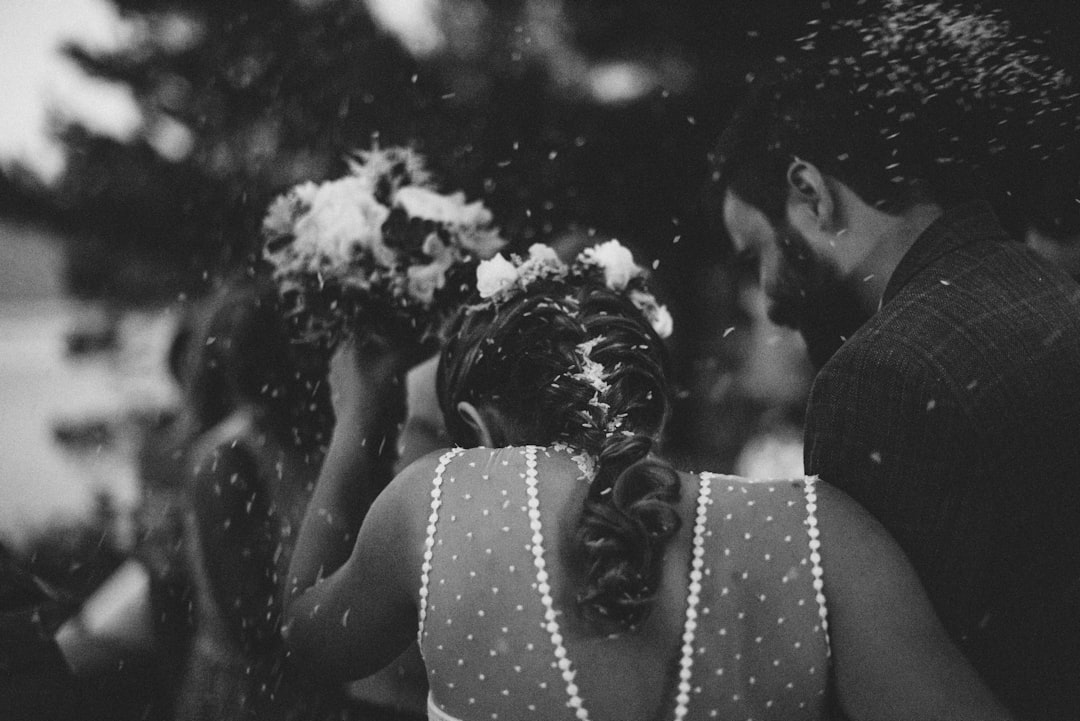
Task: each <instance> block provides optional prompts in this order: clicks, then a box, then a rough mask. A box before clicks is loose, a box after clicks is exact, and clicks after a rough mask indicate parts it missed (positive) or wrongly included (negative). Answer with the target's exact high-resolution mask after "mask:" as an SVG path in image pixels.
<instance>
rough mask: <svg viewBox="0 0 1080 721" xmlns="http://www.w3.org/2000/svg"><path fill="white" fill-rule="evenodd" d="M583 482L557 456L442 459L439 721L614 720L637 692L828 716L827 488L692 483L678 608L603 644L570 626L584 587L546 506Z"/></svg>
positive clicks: (695, 714)
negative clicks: (821, 521) (566, 568)
mask: <svg viewBox="0 0 1080 721" xmlns="http://www.w3.org/2000/svg"><path fill="white" fill-rule="evenodd" d="M588 472H589V468H588V467H587V464H586V463H584V462H583V459H582V458H581V457H576V458H572V453H571V452H570V451H569V450H567V449H562V448H538V447H531V446H530V447H523V448H516V447H512V448H502V449H488V448H477V449H471V450H461V449H455V450H454V451H449V452H447V453H446V454H445V455H444V456H443V457H442V458H441V459H440V463H439V465H438V467H437V469H436V477H435V478H434V479H433V483H432V492H431V510H430V516H429V518H428V537H427V545H426V553H425V560H424V564H423V569H422V573H421V576H422V577H421V590H420V599H419V601H420V603H419V607H420V630H419V640H420V647H421V651H422V653H423V655H424V660H425V665H426V667H427V672H428V681H429V685H430V689H431V691H430V695H429V698H428V716H429V718H430V719H433V720H434V721H460V720H463V719H465V720H469V721H476V720H484V721H487V720H488V719H490V720H491V721H499V719H530V718H533V719H538V720H546V719H601V720H602V719H611V718H623V717H624V716H625V713H620V715H618V716H613V715H612V713H613V712H614V710H615V707H617V706H618V704H619V703H620V701H622V702H625V701H626V699H627V698H631V697H633V696H634V695H635V694H640V695H641V697H642V698H654V699H655V700H656V702H655V703H651V702H650V703H648V704H646V708H644V709H642V710H640V712H639V713H640V717H641V718H663V719H683V718H685V719H711V718H722V719H770V718H775V719H816V718H821V717H822V714H823V709H824V695H825V687H826V681H827V676H828V659H829V645H828V633H827V621H826V610H825V598H824V595H823V588H824V581H823V578H822V570H821V566H820V556H819V554H818V547H819V543H818V540H817V528H816V520H815V518H814V511H815V510H816V497H815V494H814V479H813V478H807V479H799V480H794V481H792V480H786V481H769V482H748V481H747V480H745V479H741V478H737V477H734V476H723V475H717V474H709V473H705V474H701V475H700V476H698V477H697V478H695V480H696V481H697V483H696V485H697V488H694V489H692V492H693V497H694V502H693V504H692V505H693V508H694V509H695V511H696V513H695V514H694V515H692V516H691V517H690V518H684V526H686V527H687V528H688V532H687V533H686V534H684V535H680V536H677V537H676V538H675V539H673V540H672V543H683V542H684V540H685V542H686V545H687V548H685V549H682V553H683V554H684V555H685V557H686V559H687V563H686V565H685V568H679V569H676V571H675V572H676V573H677V574H678V578H679V581H680V582H679V584H678V588H680V589H681V590H680V591H679V596H678V598H675V599H674V601H673V602H672V603H668V604H663V603H658V606H657V610H656V611H654V614H653V616H651V617H650V619H649V620H648V621H647V622H646V624H645V625H644V626H643V628H642V629H641V630H640V631H639V632H636V633H624V634H619V635H614V636H610V637H607V636H598V635H596V634H594V633H589V632H588V631H587V630H586V631H584V632H582V629H581V628H580V626H581V624H580V622H578V623H576V624H575V623H573V622H571V621H569V620H567V616H568V614H567V613H565V612H564V610H563V609H565V608H566V607H567V605H568V604H569V603H572V602H573V598H574V596H573V594H574V589H572V588H568V587H567V585H568V581H567V580H566V579H565V578H563V577H562V574H560V573H559V572H558V571H559V570H560V569H561V563H560V560H559V558H558V556H559V550H560V547H561V546H564V545H565V544H566V543H568V542H569V538H570V534H572V530H573V529H572V527H570V526H563V525H560V522H559V521H558V519H557V518H555V514H554V512H553V511H552V510H551V509H550V506H549V507H548V508H547V509H545V500H547V501H549V503H554V502H555V501H554V498H555V495H554V494H553V493H551V492H550V491H545V488H544V486H545V483H547V484H555V483H582V484H585V483H588V476H587V474H588ZM684 492H686V493H687V495H689V492H690V489H687V488H686V487H684ZM564 515H566V514H564ZM570 515H571V516H573V514H570ZM575 518H576V517H575ZM566 523H569V522H566ZM564 539H566V540H564ZM678 550H679V549H672V548H670V547H669V550H668V553H669V554H670V553H675V552H677V551H678ZM680 557H681V556H680ZM669 565H670V564H669ZM665 585H668V586H675V584H665ZM661 608H664V609H666V611H664V612H661V611H660V609H661ZM671 609H677V614H676V613H674V612H671ZM661 613H662V614H663V616H665V617H662V618H661V617H658V614H661ZM635 637H636V638H635ZM635 669H637V670H638V672H637V673H636V674H635ZM613 681H614V682H613ZM620 687H623V688H622V690H621V691H620ZM642 688H645V689H647V690H648V692H647V693H644V694H642V693H641V689H642ZM620 697H622V698H621V699H620Z"/></svg>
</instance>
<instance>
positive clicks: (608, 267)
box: [581, 240, 642, 291]
mask: <svg viewBox="0 0 1080 721" xmlns="http://www.w3.org/2000/svg"><path fill="white" fill-rule="evenodd" d="M581 257H582V259H583V260H584V261H585V262H586V263H595V264H596V265H598V266H600V268H601V269H602V270H603V271H604V283H605V284H606V285H607V287H608V288H610V289H611V290H617V291H618V290H623V289H624V288H626V284H627V283H629V282H630V279H631V278H634V277H636V276H638V275H641V273H642V269H641V268H640V267H639V266H638V265H637V264H636V263H634V254H633V253H631V252H630V250H629V249H628V248H627V247H626V246H624V245H623V244H622V243H620V242H619V241H617V240H609V241H607V242H606V243H601V244H599V245H595V246H593V247H592V248H586V249H585V250H584V251H582V254H581Z"/></svg>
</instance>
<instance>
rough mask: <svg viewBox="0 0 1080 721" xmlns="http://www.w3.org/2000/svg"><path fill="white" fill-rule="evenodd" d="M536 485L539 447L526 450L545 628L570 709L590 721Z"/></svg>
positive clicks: (538, 587) (534, 542) (535, 564)
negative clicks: (556, 594)
mask: <svg viewBox="0 0 1080 721" xmlns="http://www.w3.org/2000/svg"><path fill="white" fill-rule="evenodd" d="M536 481H537V474H536V446H525V492H526V493H527V494H528V495H529V500H528V507H529V526H530V527H531V528H532V532H533V535H532V554H533V565H534V566H536V590H537V591H539V592H540V601H541V603H543V604H544V621H545V623H544V628H546V629H547V632H548V633H549V634H550V635H551V645H552V646H554V647H555V659H556V662H557V663H558V665H559V670H560V671H561V672H562V677H563V681H565V682H566V695H567V696H569V697H570V701H569V702H568V705H569V706H570V707H571V708H572V709H574V714H575V715H576V716H577V717H578V718H579V719H581V721H588V719H589V712H588V711H586V710H585V705H584V702H583V701H582V700H581V696H579V695H578V687H577V684H576V683H574V675H575V672H574V670H573V668H572V667H571V664H570V658H569V657H568V656H567V655H566V647H564V646H563V638H562V634H561V633H560V632H559V621H558V618H557V615H556V613H555V607H554V605H553V603H552V600H551V585H550V584H548V572H547V568H546V566H547V564H546V562H545V561H544V535H543V533H542V529H541V525H540V497H539V494H538V492H537V490H536Z"/></svg>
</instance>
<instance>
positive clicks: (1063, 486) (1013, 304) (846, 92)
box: [713, 56, 1080, 719]
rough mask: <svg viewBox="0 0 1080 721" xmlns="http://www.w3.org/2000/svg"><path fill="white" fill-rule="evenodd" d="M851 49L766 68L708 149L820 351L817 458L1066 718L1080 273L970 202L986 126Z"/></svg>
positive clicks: (941, 595)
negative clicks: (1014, 236)
mask: <svg viewBox="0 0 1080 721" xmlns="http://www.w3.org/2000/svg"><path fill="white" fill-rule="evenodd" d="M863 65H864V61H863V60H861V59H860V56H855V58H854V59H851V62H840V63H835V62H834V63H826V64H824V65H820V66H814V65H802V66H793V64H792V63H791V62H790V61H786V62H781V63H780V65H779V68H778V69H777V70H776V71H775V72H773V73H771V74H769V75H765V76H761V77H759V78H757V80H756V81H755V83H754V85H753V87H752V89H751V94H750V97H749V98H748V99H747V101H746V102H745V103H744V105H743V106H742V108H741V109H740V110H739V112H738V113H737V114H736V116H735V118H734V120H733V121H732V123H731V124H730V126H729V127H728V128H727V130H726V131H725V133H724V134H723V136H722V138H721V140H720V143H719V146H718V148H717V151H716V154H715V156H714V158H713V160H714V163H715V170H716V174H715V179H716V180H717V184H718V187H719V192H720V193H722V194H723V208H724V222H725V226H726V228H727V231H728V235H729V237H730V240H731V242H732V244H733V245H734V248H735V250H736V251H737V252H740V253H743V254H748V255H754V256H756V257H757V258H758V260H759V263H760V280H761V283H762V285H763V287H764V289H765V291H766V294H767V295H768V297H769V299H770V309H769V310H770V316H771V318H772V319H773V320H774V321H776V322H778V323H781V324H785V325H789V326H793V327H796V328H799V329H800V330H801V331H802V332H803V333H804V334H805V335H806V337H807V340H808V344H809V346H810V349H811V351H812V352H813V353H815V354H816V355H817V356H818V359H819V361H821V362H822V363H823V367H822V368H821V370H820V372H819V374H818V375H817V377H816V379H815V381H814V383H813V387H812V390H811V395H810V399H809V404H808V408H807V414H806V426H805V466H806V470H807V472H808V473H811V474H816V475H819V476H820V477H821V478H822V479H823V480H825V481H827V482H829V483H832V484H834V485H836V486H839V487H840V488H842V489H844V490H845V491H846V492H848V493H849V494H851V495H852V496H853V497H854V498H856V499H857V500H858V501H860V502H861V503H862V504H863V505H864V506H866V507H867V508H868V509H869V510H870V511H871V512H872V513H873V514H874V515H875V516H876V517H877V518H878V519H879V520H880V521H881V522H882V524H883V525H884V526H885V527H886V528H887V529H888V530H889V531H890V532H891V533H892V534H893V536H894V537H895V538H896V539H897V540H898V541H899V543H900V545H901V546H902V547H903V548H904V550H905V551H906V553H907V554H908V555H909V557H910V559H911V561H912V563H913V564H914V566H915V568H916V569H917V571H918V573H919V575H920V577H921V579H922V581H923V583H924V585H925V586H926V588H927V591H928V593H929V596H930V598H931V600H932V601H933V603H934V606H935V608H936V610H937V612H938V614H939V615H940V617H941V619H942V621H943V622H944V624H945V626H946V628H947V630H948V632H949V634H950V635H951V637H952V638H953V639H954V641H955V642H956V643H957V644H958V645H959V646H960V647H961V648H962V650H963V651H964V652H965V653H966V655H967V656H968V658H969V659H970V660H971V661H972V662H973V664H974V665H975V666H976V667H977V668H978V669H979V671H980V672H981V674H982V675H983V676H984V678H985V680H986V681H987V682H988V683H989V684H990V686H991V687H992V688H993V689H994V690H995V692H996V693H997V694H999V696H1000V698H1001V699H1002V700H1003V701H1004V702H1005V703H1006V705H1008V706H1009V707H1010V708H1011V709H1012V710H1013V711H1014V712H1015V713H1016V714H1017V715H1018V716H1019V717H1021V718H1032V719H1034V718H1038V719H1058V718H1062V719H1064V718H1075V714H1076V713H1077V709H1080V542H1078V541H1077V534H1078V532H1080V287H1078V286H1077V284H1076V282H1075V281H1073V280H1072V279H1071V278H1069V277H1068V276H1067V275H1066V274H1065V273H1063V272H1060V271H1059V270H1057V269H1055V268H1052V267H1049V266H1048V265H1046V264H1043V263H1041V262H1040V261H1039V260H1038V259H1037V258H1035V257H1034V256H1033V255H1032V254H1029V253H1028V252H1026V251H1025V249H1024V248H1023V246H1022V245H1020V244H1019V243H1016V242H1013V241H1012V240H1011V239H1010V238H1009V236H1008V234H1007V233H1006V232H1005V231H1004V229H1003V228H1002V226H1001V224H1000V223H999V221H998V219H997V218H996V217H995V214H994V212H993V210H992V209H991V206H990V205H988V204H987V203H986V202H985V201H983V200H981V199H980V197H981V196H983V195H984V194H985V189H986V187H987V183H985V182H982V181H980V180H979V172H981V168H980V166H979V165H977V164H976V163H974V162H967V161H966V159H965V155H964V153H963V152H958V151H956V148H957V146H956V142H957V141H958V140H963V141H965V142H967V141H970V142H969V143H968V145H977V144H978V142H979V141H978V140H977V139H974V140H973V139H971V138H959V137H958V136H957V135H956V134H955V133H946V135H944V136H943V135H942V133H944V132H945V131H944V130H943V127H944V126H943V125H942V124H941V123H939V122H938V120H940V118H941V117H942V114H941V113H940V112H938V114H937V115H935V116H933V117H930V116H929V113H930V110H929V109H932V106H933V103H934V102H935V101H934V100H933V99H930V100H928V101H926V102H909V103H907V104H905V101H904V97H903V95H902V93H898V92H892V91H890V90H889V88H888V87H885V88H884V90H881V88H882V83H885V84H887V81H885V80H884V78H885V76H884V75H881V76H878V75H875V76H873V78H871V79H870V80H868V79H867V77H866V76H865V75H863V76H860V74H859V69H860V67H861V66H863ZM889 77H890V78H891V77H892V76H889ZM875 80H877V81H881V82H880V83H878V85H875V84H874V83H875ZM876 89H878V90H881V91H880V92H876ZM940 110H941V109H940V108H937V109H936V111H940ZM996 180H1007V178H1004V179H1003V178H1001V177H998V178H996ZM864 321H865V322H864ZM826 359H827V360H826ZM825 563H826V584H827V582H828V581H827V573H828V571H827V563H828V559H825Z"/></svg>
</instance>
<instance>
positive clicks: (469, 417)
mask: <svg viewBox="0 0 1080 721" xmlns="http://www.w3.org/2000/svg"><path fill="white" fill-rule="evenodd" d="M457 412H458V415H459V416H461V419H462V420H463V421H465V423H466V425H468V426H469V428H471V429H472V430H473V433H474V434H475V435H476V442H477V443H478V444H479V445H481V446H484V447H485V448H494V447H495V443H494V442H493V438H494V437H493V436H492V434H491V429H490V428H489V427H488V422H487V420H486V419H485V418H484V415H483V414H482V413H481V412H480V409H479V408H477V407H476V406H474V405H473V404H472V403H469V402H468V401H459V402H458V404H457Z"/></svg>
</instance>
